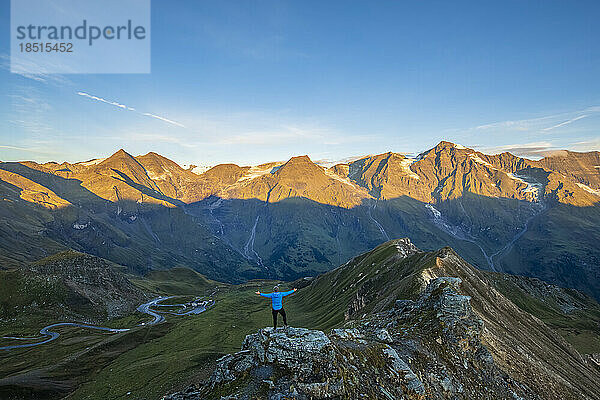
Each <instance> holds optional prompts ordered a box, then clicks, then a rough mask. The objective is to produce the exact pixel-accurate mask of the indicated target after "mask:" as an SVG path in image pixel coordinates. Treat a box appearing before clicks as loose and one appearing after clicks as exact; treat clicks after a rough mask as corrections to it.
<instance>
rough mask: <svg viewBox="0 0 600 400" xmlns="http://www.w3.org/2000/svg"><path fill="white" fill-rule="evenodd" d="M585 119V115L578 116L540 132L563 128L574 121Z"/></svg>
mask: <svg viewBox="0 0 600 400" xmlns="http://www.w3.org/2000/svg"><path fill="white" fill-rule="evenodd" d="M585 117H587V115H580V116H578V117H575V118H571V119H569V120H567V121H564V122H561V123H560V124H556V125H553V126H550V127H548V128H544V129H542V130H543V131H551V130H552V129H556V128H560V127H561V126H565V125H569V124H571V123H573V122H575V121H579V120H580V119H582V118H585Z"/></svg>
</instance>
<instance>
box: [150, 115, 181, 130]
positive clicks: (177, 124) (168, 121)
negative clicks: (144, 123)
mask: <svg viewBox="0 0 600 400" xmlns="http://www.w3.org/2000/svg"><path fill="white" fill-rule="evenodd" d="M142 115H145V116H147V117H152V118H156V119H159V120H161V121H164V122H166V123H169V124H173V125H176V126H179V127H181V128H185V125H182V124H180V123H179V122H176V121H173V120H170V119H168V118H165V117H161V116H160V115H154V114H150V113H142Z"/></svg>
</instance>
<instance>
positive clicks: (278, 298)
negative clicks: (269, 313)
mask: <svg viewBox="0 0 600 400" xmlns="http://www.w3.org/2000/svg"><path fill="white" fill-rule="evenodd" d="M292 293H294V291H293V290H290V291H289V292H273V293H261V294H260V295H261V296H263V297H268V298H270V299H271V305H272V306H273V310H281V309H282V308H283V298H284V297H285V296H287V295H289V294H292Z"/></svg>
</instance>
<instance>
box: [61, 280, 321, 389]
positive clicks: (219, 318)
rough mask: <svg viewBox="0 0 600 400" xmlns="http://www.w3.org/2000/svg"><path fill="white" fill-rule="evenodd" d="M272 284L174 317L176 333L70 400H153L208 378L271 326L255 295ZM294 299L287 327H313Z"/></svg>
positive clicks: (125, 358) (229, 292)
mask: <svg viewBox="0 0 600 400" xmlns="http://www.w3.org/2000/svg"><path fill="white" fill-rule="evenodd" d="M272 284H273V283H272V282H265V281H260V282H250V283H247V284H244V285H239V286H233V287H229V288H225V289H222V290H221V291H220V292H219V293H218V294H217V296H216V299H217V302H216V305H215V306H214V307H213V308H211V309H209V310H208V311H206V312H205V313H203V314H200V315H197V316H192V317H185V318H175V317H173V318H171V317H169V321H171V322H169V323H173V328H172V329H170V330H169V331H168V333H166V334H165V335H164V336H161V337H159V338H157V339H155V340H152V341H148V342H146V343H143V344H141V345H139V346H138V347H136V348H135V349H132V350H131V351H128V352H126V353H124V354H121V355H120V356H119V357H118V358H116V359H115V360H114V362H112V363H111V364H110V365H107V366H106V367H105V368H103V369H102V370H101V371H99V372H98V373H97V374H96V375H94V377H93V379H92V380H89V381H88V382H87V383H85V384H84V385H83V386H82V387H81V388H80V389H79V390H77V391H76V392H74V393H73V394H72V395H71V396H70V397H69V398H70V399H105V398H111V399H120V398H123V399H125V398H149V399H153V398H158V397H159V396H160V395H162V394H164V393H167V392H170V391H174V390H177V389H181V388H183V387H185V386H186V385H188V384H189V382H190V381H192V380H195V379H198V378H206V377H208V374H209V373H210V372H212V366H213V363H214V360H216V359H217V358H218V357H220V356H222V355H223V354H226V353H230V352H235V351H238V350H239V348H240V345H241V343H242V341H243V340H244V338H245V336H246V335H248V334H250V333H252V332H255V331H256V330H257V329H259V328H262V327H265V326H269V325H270V324H271V313H270V304H269V302H268V299H265V298H262V297H259V296H257V295H256V294H254V292H255V291H256V290H261V291H269V290H270V288H271V287H272ZM294 296H295V295H294ZM294 296H291V297H288V298H287V299H286V310H287V312H288V322H289V323H290V324H291V325H295V326H310V327H314V324H313V323H311V320H312V316H311V315H309V314H305V313H302V312H300V310H299V307H298V304H297V301H295V298H294ZM131 376H135V377H136V379H135V381H132V379H131ZM105 382H110V385H106V384H105ZM127 392H131V395H130V396H131V397H128V396H127Z"/></svg>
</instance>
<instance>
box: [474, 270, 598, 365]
mask: <svg viewBox="0 0 600 400" xmlns="http://www.w3.org/2000/svg"><path fill="white" fill-rule="evenodd" d="M486 275H487V276H488V278H489V279H490V280H491V281H492V282H493V284H494V286H495V287H496V289H498V291H500V292H501V293H502V294H503V295H504V296H506V297H507V298H509V299H510V300H511V301H512V302H513V303H515V304H516V305H517V306H518V307H519V308H520V309H522V310H523V311H527V312H529V313H531V314H533V315H535V316H536V317H537V318H539V319H540V320H542V321H543V322H544V323H545V324H546V325H548V326H549V327H551V328H552V329H554V330H556V331H557V332H558V333H559V334H560V335H561V336H562V337H563V338H565V339H566V340H567V342H569V343H571V344H572V345H573V346H574V347H575V348H576V349H577V350H578V351H579V352H580V353H583V354H589V353H599V352H600V305H599V304H598V303H597V302H596V301H595V300H594V299H592V298H591V297H588V296H586V295H584V294H582V293H580V292H577V291H576V290H573V289H560V290H561V291H562V293H564V294H565V295H566V296H567V297H568V300H569V303H570V304H574V305H576V306H577V309H574V310H573V311H571V312H565V311H563V310H562V309H561V303H563V304H564V302H560V301H559V300H557V299H556V298H555V297H553V296H551V295H548V296H538V297H534V296H533V295H531V294H530V293H528V292H527V290H524V289H523V287H522V286H520V285H518V284H516V283H515V281H514V277H511V278H512V279H506V278H504V277H503V275H502V274H497V273H492V272H488V273H486ZM521 279H523V280H524V281H525V282H527V280H528V278H521Z"/></svg>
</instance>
